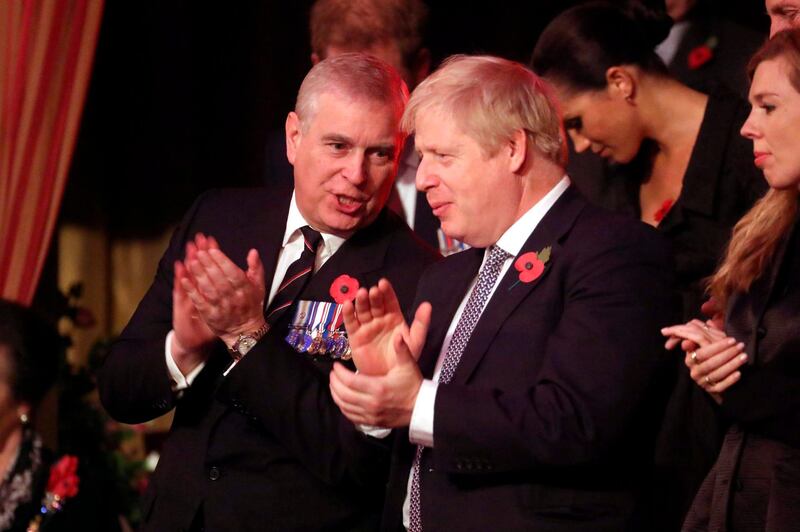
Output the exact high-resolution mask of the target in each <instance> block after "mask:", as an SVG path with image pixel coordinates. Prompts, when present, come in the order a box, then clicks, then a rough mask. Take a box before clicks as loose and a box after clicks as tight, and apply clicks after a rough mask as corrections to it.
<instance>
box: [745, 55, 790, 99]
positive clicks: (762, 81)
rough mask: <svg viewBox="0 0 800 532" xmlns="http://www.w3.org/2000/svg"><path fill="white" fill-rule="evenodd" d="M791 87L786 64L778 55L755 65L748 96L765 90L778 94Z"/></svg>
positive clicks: (757, 94)
mask: <svg viewBox="0 0 800 532" xmlns="http://www.w3.org/2000/svg"><path fill="white" fill-rule="evenodd" d="M791 89H792V86H791V83H789V71H788V65H787V64H786V61H785V60H784V59H783V58H780V57H778V58H775V59H769V60H767V61H762V62H761V63H760V64H759V65H758V67H756V71H755V74H754V75H753V83H752V84H751V85H750V98H751V99H752V98H754V97H757V96H759V95H761V94H763V93H765V92H769V93H775V94H778V93H783V92H785V91H787V90H791Z"/></svg>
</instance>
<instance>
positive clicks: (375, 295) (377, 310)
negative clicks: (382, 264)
mask: <svg viewBox="0 0 800 532" xmlns="http://www.w3.org/2000/svg"><path fill="white" fill-rule="evenodd" d="M369 312H370V314H371V315H372V317H373V318H382V317H383V315H384V314H385V313H386V309H385V308H384V304H383V291H382V290H381V289H380V288H378V286H377V285H376V286H373V287H372V288H370V289H369Z"/></svg>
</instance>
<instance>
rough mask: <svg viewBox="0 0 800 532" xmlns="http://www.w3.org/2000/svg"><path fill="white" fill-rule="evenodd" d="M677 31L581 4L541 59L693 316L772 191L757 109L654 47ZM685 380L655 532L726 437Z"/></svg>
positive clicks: (680, 511) (661, 18)
mask: <svg viewBox="0 0 800 532" xmlns="http://www.w3.org/2000/svg"><path fill="white" fill-rule="evenodd" d="M670 25H671V20H670V19H669V17H668V16H667V15H666V13H664V12H655V11H651V10H648V9H646V8H645V7H643V6H642V5H641V4H639V3H636V2H630V3H629V5H628V7H627V8H626V9H622V8H620V7H618V5H617V4H611V3H608V2H593V3H589V4H582V5H579V6H577V7H574V8H572V9H569V10H567V11H565V12H563V13H562V14H561V15H559V16H558V17H557V18H556V19H554V20H553V21H552V22H551V23H550V25H549V26H548V27H547V28H546V29H545V30H544V32H543V33H542V35H541V37H540V38H539V41H538V42H537V44H536V48H535V50H534V52H533V57H532V60H531V61H532V67H533V70H534V71H536V72H537V73H538V74H539V75H541V76H543V77H544V78H546V79H547V80H548V81H549V82H550V83H551V84H552V85H553V86H554V87H555V89H556V92H557V93H558V95H559V99H560V101H561V104H562V111H563V115H564V126H565V128H566V129H567V131H568V133H569V134H570V136H571V137H572V141H573V143H574V145H575V149H576V151H578V152H582V151H585V150H588V149H591V150H592V151H593V152H595V153H596V154H598V155H600V156H601V157H604V158H605V159H607V160H608V161H609V164H607V165H606V170H607V172H606V175H605V176H602V179H603V184H602V187H600V198H599V199H598V201H599V203H601V204H602V205H603V206H605V207H607V208H610V209H612V210H615V211H618V212H623V213H627V214H629V215H630V216H634V217H637V218H639V219H641V220H643V221H644V222H647V223H649V224H651V225H653V226H656V227H657V228H658V230H659V231H660V232H662V233H663V234H664V235H665V236H666V237H667V238H668V239H669V240H670V241H671V243H672V245H673V251H674V256H675V264H676V270H677V274H678V281H679V288H680V291H681V297H682V300H683V318H684V319H686V320H688V319H690V318H692V317H695V316H698V315H699V314H700V306H701V304H702V303H703V301H704V300H705V296H704V290H703V280H704V279H705V278H707V277H708V276H709V275H710V274H711V273H712V272H713V271H714V268H715V267H716V265H717V263H718V260H719V257H720V256H721V254H722V250H723V248H724V246H725V243H726V242H727V241H728V238H729V236H730V231H731V228H732V227H733V225H734V224H735V223H736V221H737V220H738V219H739V218H740V217H741V216H742V215H743V214H744V213H745V212H746V211H747V209H749V208H750V206H751V205H752V204H753V202H754V201H755V200H756V199H757V198H758V197H760V196H761V195H762V194H763V192H764V190H765V189H766V186H765V184H764V182H763V179H761V177H760V175H759V174H758V172H757V170H756V169H755V168H754V166H753V164H752V160H751V159H750V152H751V147H750V146H749V145H748V143H747V141H746V140H745V139H743V138H741V137H740V135H739V128H740V127H741V125H742V123H743V122H744V120H745V118H746V116H747V112H748V107H747V104H746V102H744V101H743V100H741V99H740V98H738V97H737V96H736V95H734V94H733V92H732V91H728V90H724V89H721V90H718V91H716V92H714V93H713V94H711V95H710V96H708V95H705V94H703V93H700V92H697V91H695V90H692V89H690V88H689V87H687V86H685V85H683V84H681V83H680V82H678V81H676V80H675V79H673V78H671V77H670V76H669V74H668V73H667V70H666V67H665V66H664V64H663V63H662V61H661V60H660V59H659V58H658V56H657V55H656V54H655V52H654V51H653V49H654V47H655V46H656V45H657V44H658V43H659V42H660V41H661V40H662V39H663V38H664V37H665V36H666V35H667V33H668V31H669V28H670ZM598 178H600V176H598ZM678 362H679V361H677V360H676V368H677V365H678ZM678 375H679V376H678V381H677V383H676V388H675V390H674V392H673V396H672V398H671V400H670V403H669V405H668V407H667V412H666V415H665V420H664V426H663V429H662V434H661V436H660V439H659V444H658V449H659V450H658V457H657V462H658V464H659V467H660V471H661V472H660V474H659V476H660V478H659V479H658V481H657V483H656V485H657V486H658V489H659V491H660V492H662V493H664V495H665V496H664V497H663V499H664V500H662V501H660V505H661V506H662V510H663V512H664V513H665V514H666V515H667V516H669V517H665V518H664V519H661V520H660V522H659V523H656V524H654V527H656V528H658V527H659V526H660V527H661V529H664V530H670V529H673V530H674V529H675V528H677V527H678V526H679V524H680V521H681V520H682V518H683V516H684V515H685V512H686V510H687V509H688V507H689V504H690V503H691V500H692V497H693V496H694V494H695V492H696V490H697V488H698V486H699V485H700V483H701V482H702V480H703V478H704V476H705V474H706V473H707V472H708V470H709V468H710V467H711V465H712V464H713V461H714V458H715V457H716V455H717V452H718V450H719V446H720V444H721V441H722V435H723V434H724V430H725V426H724V423H723V421H722V420H721V419H719V418H718V416H717V414H716V412H715V410H714V405H713V403H712V401H710V400H709V399H708V397H707V396H704V394H702V393H700V392H699V391H698V390H697V388H696V387H695V386H694V384H693V383H692V381H691V379H690V378H689V376H688V374H687V372H685V371H681V372H679V374H678ZM661 475H663V477H661Z"/></svg>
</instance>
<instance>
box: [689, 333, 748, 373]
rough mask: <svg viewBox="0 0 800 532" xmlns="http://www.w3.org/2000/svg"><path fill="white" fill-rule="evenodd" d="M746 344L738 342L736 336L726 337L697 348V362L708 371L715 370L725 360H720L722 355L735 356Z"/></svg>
mask: <svg viewBox="0 0 800 532" xmlns="http://www.w3.org/2000/svg"><path fill="white" fill-rule="evenodd" d="M742 349H744V344H743V343H741V342H737V341H736V338H731V337H725V338H723V339H722V340H717V341H716V342H713V343H711V344H708V345H707V346H705V347H701V348H700V349H698V350H697V362H698V365H699V366H700V368H701V369H703V370H705V371H706V373H707V372H709V371H713V370H714V369H716V368H717V367H719V366H720V365H722V364H723V363H724V362H719V360H720V359H721V357H725V356H727V355H730V356H733V355H732V353H733V354H735V353H736V351H738V352H741V351H742Z"/></svg>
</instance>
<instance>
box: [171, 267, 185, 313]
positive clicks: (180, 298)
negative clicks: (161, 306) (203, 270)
mask: <svg viewBox="0 0 800 532" xmlns="http://www.w3.org/2000/svg"><path fill="white" fill-rule="evenodd" d="M172 271H173V278H172V299H173V304H175V305H180V304H183V303H185V302H186V301H188V299H189V298H188V296H187V295H186V291H185V290H184V289H183V287H182V286H181V279H184V278H187V279H188V276H189V274H188V273H187V271H186V266H184V264H183V263H182V262H181V261H179V260H176V261H175V262H174V263H173V267H172Z"/></svg>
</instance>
